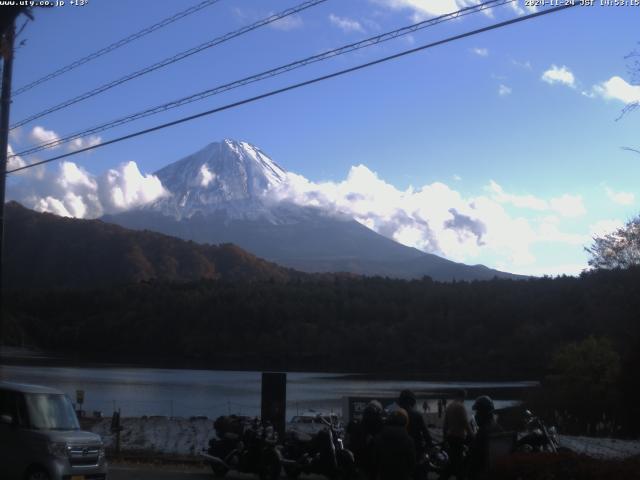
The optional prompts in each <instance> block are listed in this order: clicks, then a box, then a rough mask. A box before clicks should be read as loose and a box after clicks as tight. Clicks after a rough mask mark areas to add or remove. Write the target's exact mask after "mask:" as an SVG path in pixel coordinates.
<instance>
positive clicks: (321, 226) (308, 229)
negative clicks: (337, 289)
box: [102, 139, 527, 281]
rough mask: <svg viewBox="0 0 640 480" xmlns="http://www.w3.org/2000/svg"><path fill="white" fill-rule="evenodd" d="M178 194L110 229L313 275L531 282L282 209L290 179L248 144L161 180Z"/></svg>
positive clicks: (228, 146) (174, 167) (344, 221)
mask: <svg viewBox="0 0 640 480" xmlns="http://www.w3.org/2000/svg"><path fill="white" fill-rule="evenodd" d="M155 174H156V175H157V176H158V178H159V179H160V181H161V182H162V184H163V186H164V187H165V189H167V190H168V191H169V192H170V194H169V195H167V196H165V197H163V198H160V199H158V200H156V201H155V202H153V203H151V204H149V205H146V206H144V207H141V208H139V209H134V210H130V211H127V212H122V213H118V214H113V215H105V216H104V217H102V219H103V220H104V221H106V222H111V223H116V224H119V225H122V226H124V227H126V228H129V229H134V230H144V229H146V230H153V231H158V232H161V233H164V234H166V235H171V236H176V237H179V238H182V239H185V240H191V241H195V242H199V243H213V244H217V243H233V244H235V245H238V246H240V247H241V248H243V249H245V250H247V251H249V252H252V253H253V254H255V255H257V256H258V257H261V258H264V259H267V260H269V261H272V262H275V263H277V264H280V265H283V266H286V267H290V268H295V269H299V270H302V271H305V272H309V273H312V272H350V273H355V274H359V275H373V276H375V275H380V276H389V277H394V278H405V279H411V278H421V277H423V276H430V277H432V278H433V279H434V280H440V281H451V280H488V279H491V278H493V277H494V276H495V277H500V278H513V279H518V278H527V277H525V276H521V275H515V274H511V273H508V272H501V271H499V270H494V269H490V268H488V267H486V266H484V265H475V266H470V265H465V264H462V263H457V262H453V261H450V260H447V259H444V258H442V257H439V256H437V255H435V254H431V253H426V252H422V251H420V250H417V249H415V248H412V247H408V246H405V245H402V244H400V243H398V242H396V241H395V240H393V239H390V238H388V237H385V236H383V235H380V234H378V233H376V232H375V231H373V230H371V229H369V228H368V227H366V226H364V225H362V224H361V223H359V222H357V221H356V220H355V219H353V218H351V217H349V216H347V215H339V214H335V213H334V212H329V211H326V210H323V209H322V208H320V207H312V206H301V205H297V204H295V203H292V202H288V201H287V202H284V201H283V202H278V201H277V200H275V199H274V198H273V195H271V193H273V191H274V190H277V189H278V188H280V187H282V186H283V185H284V184H285V182H286V181H287V172H286V171H285V170H284V169H283V168H282V167H281V166H280V165H278V164H277V163H276V162H275V161H273V160H272V159H271V158H270V157H269V156H268V155H267V154H266V153H264V152H263V151H262V150H260V149H259V148H257V147H255V146H253V145H251V144H249V143H248V142H239V141H235V140H231V139H225V140H223V141H221V142H213V143H210V144H208V145H207V146H205V147H204V148H202V149H200V150H198V151H197V152H195V153H193V154H191V155H188V156H186V157H184V158H182V159H180V160H178V161H176V162H174V163H172V164H170V165H167V166H165V167H164V168H162V169H160V170H158V171H157V172H156V173H155Z"/></svg>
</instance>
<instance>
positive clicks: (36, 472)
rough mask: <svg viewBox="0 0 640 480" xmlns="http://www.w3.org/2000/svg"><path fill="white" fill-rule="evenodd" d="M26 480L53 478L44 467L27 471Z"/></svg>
mask: <svg viewBox="0 0 640 480" xmlns="http://www.w3.org/2000/svg"><path fill="white" fill-rule="evenodd" d="M25 479H26V480H51V477H50V476H49V474H48V473H47V472H46V470H43V469H42V468H34V469H31V470H29V471H28V472H27V475H26V477H25Z"/></svg>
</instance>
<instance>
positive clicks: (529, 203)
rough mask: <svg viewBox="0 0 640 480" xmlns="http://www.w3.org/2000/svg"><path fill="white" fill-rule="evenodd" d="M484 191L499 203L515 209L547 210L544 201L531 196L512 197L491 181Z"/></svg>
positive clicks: (547, 206) (546, 204)
mask: <svg viewBox="0 0 640 480" xmlns="http://www.w3.org/2000/svg"><path fill="white" fill-rule="evenodd" d="M485 190H487V191H489V192H491V193H492V194H493V199H494V200H496V201H497V202H499V203H510V204H512V205H514V206H515V207H519V208H528V209H531V210H548V209H549V205H548V203H547V202H546V201H545V200H542V199H540V198H537V197H535V196H533V195H513V194H510V193H506V192H505V191H504V189H503V188H502V187H501V186H500V185H498V184H497V183H496V182H494V181H493V180H491V181H490V182H489V185H487V186H486V187H485Z"/></svg>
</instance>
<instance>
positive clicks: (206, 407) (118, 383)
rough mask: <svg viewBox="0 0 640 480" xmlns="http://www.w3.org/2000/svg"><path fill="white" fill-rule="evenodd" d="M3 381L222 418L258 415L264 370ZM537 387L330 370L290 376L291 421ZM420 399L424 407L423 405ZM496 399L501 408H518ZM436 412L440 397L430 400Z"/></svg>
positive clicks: (55, 372)
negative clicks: (406, 400) (355, 403)
mask: <svg viewBox="0 0 640 480" xmlns="http://www.w3.org/2000/svg"><path fill="white" fill-rule="evenodd" d="M0 372H1V374H2V378H3V379H4V380H9V381H17V382H23V383H32V384H37V385H47V386H51V387H54V388H57V389H59V390H62V391H63V392H65V393H67V395H69V397H70V398H71V399H72V400H74V401H75V398H76V390H84V392H85V402H84V406H83V409H84V410H85V411H87V412H93V411H95V410H98V411H102V412H103V413H104V414H105V415H107V416H109V415H111V412H112V411H113V409H114V408H120V409H121V410H122V415H123V416H142V415H167V416H185V417H189V416H194V415H206V416H208V417H209V418H216V417H217V416H219V415H224V414H228V413H238V414H243V415H258V414H259V412H260V388H261V373H260V372H236V371H216V370H168V369H155V368H126V367H122V368H83V367H47V366H19V365H2V366H0ZM536 385H537V383H536V382H493V383H492V382H482V383H474V382H421V381H391V380H371V379H367V378H366V377H362V378H359V377H355V378H354V377H353V376H346V375H344V374H331V373H299V372H296V373H288V374H287V418H291V416H293V415H296V413H298V412H302V411H306V410H309V409H314V410H317V411H322V412H329V411H333V412H337V413H341V408H342V399H343V397H345V396H365V397H395V396H397V395H398V393H399V392H400V391H401V390H402V389H405V388H410V389H412V390H414V391H415V392H417V393H418V396H419V397H420V395H419V392H428V391H436V390H440V389H447V388H459V387H462V388H474V389H475V388H503V387H512V388H513V387H515V388H527V387H534V386H536ZM422 401H423V399H422V398H419V400H418V402H419V403H418V404H419V405H422ZM513 403H514V402H513V401H510V400H498V401H496V404H497V405H496V406H497V408H500V407H503V406H508V405H511V404H513ZM429 404H430V406H431V411H435V410H436V400H431V401H430V402H429Z"/></svg>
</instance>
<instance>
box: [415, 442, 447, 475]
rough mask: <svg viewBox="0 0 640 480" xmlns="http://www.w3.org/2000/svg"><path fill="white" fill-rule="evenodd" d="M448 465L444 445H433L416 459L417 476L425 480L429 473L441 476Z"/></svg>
mask: <svg viewBox="0 0 640 480" xmlns="http://www.w3.org/2000/svg"><path fill="white" fill-rule="evenodd" d="M448 465H449V455H448V453H447V450H446V445H445V444H444V443H436V444H434V445H433V446H432V447H431V448H430V449H429V450H428V451H427V452H426V453H424V455H422V457H421V458H419V459H418V465H417V472H418V476H419V477H420V478H422V479H426V478H428V476H429V472H433V473H435V474H437V475H438V476H439V475H441V474H442V473H443V472H444V471H445V470H446V468H447V467H448Z"/></svg>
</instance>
